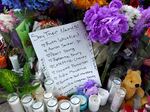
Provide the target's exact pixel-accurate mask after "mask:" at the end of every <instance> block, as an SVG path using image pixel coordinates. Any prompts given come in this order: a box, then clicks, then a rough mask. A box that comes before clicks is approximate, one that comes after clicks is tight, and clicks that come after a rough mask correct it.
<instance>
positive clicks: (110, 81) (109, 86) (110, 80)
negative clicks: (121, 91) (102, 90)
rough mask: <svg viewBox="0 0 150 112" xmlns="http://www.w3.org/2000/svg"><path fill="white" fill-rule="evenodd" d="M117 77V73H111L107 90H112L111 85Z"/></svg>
mask: <svg viewBox="0 0 150 112" xmlns="http://www.w3.org/2000/svg"><path fill="white" fill-rule="evenodd" d="M114 78H116V77H115V75H112V74H110V77H109V79H108V83H107V90H108V91H110V89H111V86H112V81H113V79H114Z"/></svg>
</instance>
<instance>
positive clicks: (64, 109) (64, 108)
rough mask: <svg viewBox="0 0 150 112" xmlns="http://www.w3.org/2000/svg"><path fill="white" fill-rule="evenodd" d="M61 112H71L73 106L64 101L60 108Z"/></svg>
mask: <svg viewBox="0 0 150 112" xmlns="http://www.w3.org/2000/svg"><path fill="white" fill-rule="evenodd" d="M59 110H60V112H71V104H70V102H69V101H64V102H62V103H61V104H60V106H59Z"/></svg>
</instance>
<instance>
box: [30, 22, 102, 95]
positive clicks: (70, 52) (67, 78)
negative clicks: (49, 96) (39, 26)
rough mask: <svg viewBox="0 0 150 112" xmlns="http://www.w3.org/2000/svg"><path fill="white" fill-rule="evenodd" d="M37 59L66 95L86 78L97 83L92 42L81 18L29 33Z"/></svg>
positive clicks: (97, 75)
mask: <svg viewBox="0 0 150 112" xmlns="http://www.w3.org/2000/svg"><path fill="white" fill-rule="evenodd" d="M29 35H30V39H31V41H32V44H33V46H34V49H35V51H36V54H37V56H38V59H39V60H45V62H44V63H45V66H46V68H47V71H48V73H49V74H46V78H51V79H52V80H53V81H54V83H55V85H56V86H55V87H56V88H57V90H58V91H60V92H62V94H64V95H67V94H70V93H72V92H74V91H75V90H76V88H77V87H78V86H80V85H82V84H83V83H84V82H86V81H87V80H90V79H93V80H95V81H97V82H98V83H99V84H100V85H101V82H100V77H99V74H98V71H97V67H96V63H95V59H94V55H93V50H92V44H91V42H90V41H89V40H88V38H87V32H86V30H85V27H84V25H83V23H82V22H81V21H77V22H74V23H70V24H67V25H62V26H58V27H53V28H48V29H44V30H40V31H37V32H32V33H30V34H29Z"/></svg>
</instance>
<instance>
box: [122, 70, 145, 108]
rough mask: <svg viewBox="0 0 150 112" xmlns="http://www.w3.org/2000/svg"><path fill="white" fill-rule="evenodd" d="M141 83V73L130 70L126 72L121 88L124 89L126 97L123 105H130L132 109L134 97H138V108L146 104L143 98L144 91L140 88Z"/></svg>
mask: <svg viewBox="0 0 150 112" xmlns="http://www.w3.org/2000/svg"><path fill="white" fill-rule="evenodd" d="M141 83H142V80H141V72H140V71H139V70H136V71H134V70H131V69H129V70H128V71H127V75H126V77H125V79H124V80H123V82H122V87H123V88H125V89H126V96H125V102H124V104H126V105H130V106H131V107H133V105H134V96H136V95H138V96H139V97H140V98H141V100H140V104H141V105H140V106H143V105H144V104H146V103H147V97H146V96H144V94H145V93H144V90H143V89H142V88H141V87H140V86H141Z"/></svg>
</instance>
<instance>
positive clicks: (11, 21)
mask: <svg viewBox="0 0 150 112" xmlns="http://www.w3.org/2000/svg"><path fill="white" fill-rule="evenodd" d="M16 23H17V18H16V17H15V15H14V12H13V10H10V11H9V12H8V13H1V14H0V30H1V31H2V32H5V33H8V32H10V31H12V30H13V29H14V26H15V25H16Z"/></svg>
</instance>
